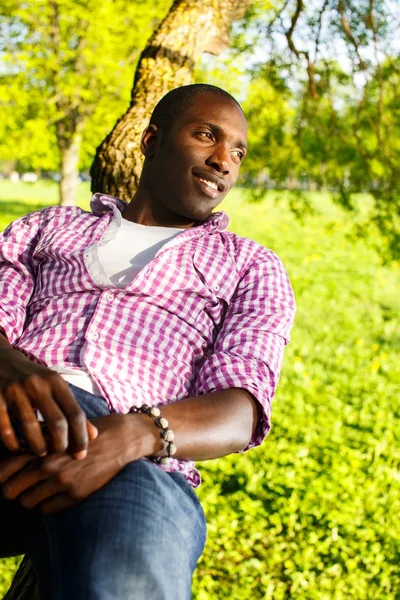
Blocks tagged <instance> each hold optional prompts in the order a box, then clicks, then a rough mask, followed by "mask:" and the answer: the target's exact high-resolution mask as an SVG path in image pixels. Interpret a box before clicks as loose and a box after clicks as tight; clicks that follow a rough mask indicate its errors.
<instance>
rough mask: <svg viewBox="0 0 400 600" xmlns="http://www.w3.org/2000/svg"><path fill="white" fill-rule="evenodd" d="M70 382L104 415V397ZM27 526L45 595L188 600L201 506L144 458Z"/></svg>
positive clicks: (89, 408) (183, 485)
mask: <svg viewBox="0 0 400 600" xmlns="http://www.w3.org/2000/svg"><path fill="white" fill-rule="evenodd" d="M70 387H71V389H72V391H73V392H74V395H75V397H76V398H77V400H78V401H79V403H80V404H81V406H82V407H83V408H84V410H85V412H86V414H87V415H88V417H89V418H93V417H95V416H104V415H107V414H109V409H108V406H107V404H106V402H105V401H104V399H102V398H100V397H99V396H94V395H92V394H89V393H88V392H86V391H84V390H81V389H79V388H76V387H75V386H72V385H70ZM7 504H10V503H5V502H4V501H3V503H2V506H1V511H2V517H3V518H2V519H0V521H4V517H6V516H7V515H6V512H8V516H9V517H10V518H12V515H11V512H12V511H11V510H10V509H9V510H7ZM11 504H13V503H11ZM4 511H6V512H4ZM25 515H26V511H25ZM32 521H34V519H32ZM28 531H31V532H32V533H31V534H30V535H29V536H28V537H29V539H27V540H25V541H26V545H27V550H28V554H29V555H30V556H31V558H32V560H33V562H34V564H35V568H36V571H37V573H38V577H39V581H40V583H41V591H42V595H43V597H46V598H51V600H71V599H72V598H73V599H74V600H128V599H129V600H131V599H135V600H166V599H168V600H170V599H171V598H174V600H188V599H189V598H190V597H191V592H190V589H191V579H192V573H193V571H194V569H195V567H196V563H197V561H198V559H199V557H200V555H201V553H202V551H203V547H204V543H205V537H206V530H205V519H204V513H203V510H202V508H201V506H200V503H199V501H198V499H197V496H196V494H195V493H194V491H193V490H192V488H191V487H190V485H189V484H188V483H187V482H186V480H185V478H184V477H183V475H181V474H180V473H165V472H163V471H162V470H161V469H159V468H158V467H157V466H156V465H154V464H153V463H151V462H150V461H146V460H139V461H136V462H133V463H131V464H129V465H128V466H127V467H125V468H124V469H123V470H122V471H121V472H120V473H119V474H118V475H117V476H116V477H114V479H112V481H110V482H109V483H108V484H107V485H106V486H104V487H103V488H102V489H100V490H98V491H97V492H95V493H94V494H92V495H91V496H90V497H89V498H87V499H86V500H85V501H84V502H82V503H81V504H78V505H76V506H74V507H72V508H69V509H66V510H64V511H61V512H59V513H56V514H55V515H51V516H48V517H40V518H39V519H38V521H35V522H34V523H33V525H32V527H31V528H30V529H28ZM3 554H4V552H3ZM50 588H51V590H50Z"/></svg>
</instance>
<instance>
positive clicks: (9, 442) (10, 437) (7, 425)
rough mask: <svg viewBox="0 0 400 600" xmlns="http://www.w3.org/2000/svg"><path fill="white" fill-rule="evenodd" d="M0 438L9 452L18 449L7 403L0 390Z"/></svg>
mask: <svg viewBox="0 0 400 600" xmlns="http://www.w3.org/2000/svg"><path fill="white" fill-rule="evenodd" d="M0 440H1V441H2V442H3V444H4V445H5V447H6V448H7V450H10V451H11V452H16V451H17V450H19V442H18V440H17V436H16V435H15V431H14V428H13V426H12V425H11V420H10V415H9V414H8V410H7V404H6V401H5V399H4V396H3V394H2V392H0Z"/></svg>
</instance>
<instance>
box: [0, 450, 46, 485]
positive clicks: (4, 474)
mask: <svg viewBox="0 0 400 600" xmlns="http://www.w3.org/2000/svg"><path fill="white" fill-rule="evenodd" d="M32 460H37V459H36V458H35V457H34V456H30V455H29V454H15V455H14V456H11V457H9V458H4V459H2V460H1V461H0V484H1V483H5V482H6V481H7V480H8V479H10V477H12V476H13V475H14V474H15V473H18V471H20V470H21V469H22V468H23V467H25V465H27V464H28V463H30V462H31V461H32Z"/></svg>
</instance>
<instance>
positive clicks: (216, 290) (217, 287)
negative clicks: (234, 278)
mask: <svg viewBox="0 0 400 600" xmlns="http://www.w3.org/2000/svg"><path fill="white" fill-rule="evenodd" d="M213 289H214V292H218V290H219V285H218V284H215V285H214V288H213Z"/></svg>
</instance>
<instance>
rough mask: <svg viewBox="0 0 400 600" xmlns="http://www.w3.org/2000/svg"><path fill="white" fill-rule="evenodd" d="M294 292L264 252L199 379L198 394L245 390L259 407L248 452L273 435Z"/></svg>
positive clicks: (272, 258) (244, 282)
mask: <svg viewBox="0 0 400 600" xmlns="http://www.w3.org/2000/svg"><path fill="white" fill-rule="evenodd" d="M295 309H296V306H295V300H294V295H293V291H292V287H291V284H290V281H289V278H288V275H287V273H286V271H285V268H284V267H283V265H282V262H281V261H280V259H279V258H278V257H277V256H276V255H275V254H274V253H273V252H271V251H268V250H265V252H264V253H263V256H262V257H261V258H258V259H257V260H256V261H255V262H253V263H252V265H251V266H250V267H249V268H248V269H247V270H246V272H245V274H244V275H243V276H242V278H241V279H240V282H239V284H238V286H237V288H236V290H235V293H234V295H233V297H232V300H231V302H230V304H229V306H228V308H227V311H226V314H225V319H224V321H223V325H222V327H221V329H220V331H219V333H218V336H217V338H216V341H215V345H214V352H213V354H212V355H211V356H210V357H209V358H208V359H207V361H206V362H205V363H204V364H203V365H202V367H201V369H200V371H199V374H198V377H197V378H196V392H197V394H199V395H201V394H206V393H209V392H213V391H217V390H221V389H228V388H243V389H245V390H247V391H248V392H250V394H252V396H253V397H254V398H255V399H256V401H257V402H258V404H259V422H258V425H257V427H256V429H255V431H254V433H253V436H252V438H251V440H250V443H249V444H248V446H247V447H246V448H244V450H248V449H249V448H252V447H253V446H257V445H259V444H260V443H261V442H262V441H263V439H264V438H265V436H266V435H267V433H268V431H269V429H270V413H271V401H272V398H273V396H274V394H275V390H276V387H277V384H278V380H279V375H280V370H281V364H282V358H283V350H284V347H285V345H286V344H287V343H288V342H289V336H290V330H291V327H292V325H293V319H294V314H295Z"/></svg>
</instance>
